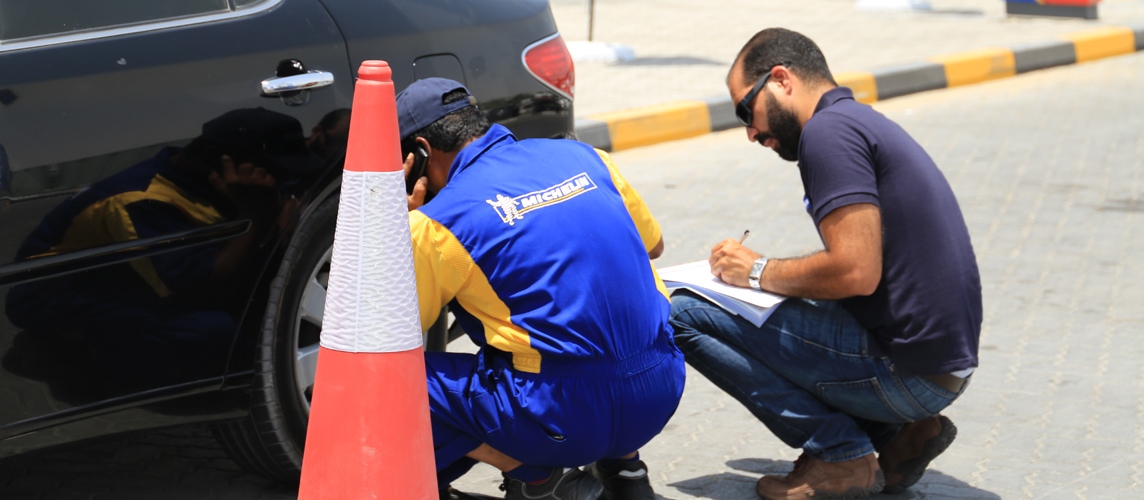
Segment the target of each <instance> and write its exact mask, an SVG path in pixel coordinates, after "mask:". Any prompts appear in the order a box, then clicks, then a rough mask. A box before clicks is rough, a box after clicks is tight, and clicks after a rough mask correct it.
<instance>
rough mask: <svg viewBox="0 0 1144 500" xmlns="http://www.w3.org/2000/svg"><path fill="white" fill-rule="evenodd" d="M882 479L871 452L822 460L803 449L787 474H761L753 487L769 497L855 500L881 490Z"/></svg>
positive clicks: (780, 499)
mask: <svg viewBox="0 0 1144 500" xmlns="http://www.w3.org/2000/svg"><path fill="white" fill-rule="evenodd" d="M884 483H885V480H884V479H883V478H882V470H881V469H879V468H878V460H877V459H875V458H874V454H873V453H871V454H869V455H866V456H864V457H859V458H856V459H854V460H847V461H845V462H823V461H822V460H818V459H816V458H814V457H812V456H810V455H807V454H806V453H803V454H802V456H800V457H798V460H796V461H795V462H794V470H793V471H791V472H790V474H787V475H786V477H779V476H763V477H762V478H761V479H759V483H758V484H757V485H756V486H755V491H756V492H757V493H758V494H759V496H760V497H762V498H764V499H770V500H793V499H798V498H811V497H813V498H814V499H815V500H823V499H838V500H849V499H854V500H858V499H861V498H866V497H869V496H870V495H874V494H877V493H878V492H879V491H882V485H883V484H884Z"/></svg>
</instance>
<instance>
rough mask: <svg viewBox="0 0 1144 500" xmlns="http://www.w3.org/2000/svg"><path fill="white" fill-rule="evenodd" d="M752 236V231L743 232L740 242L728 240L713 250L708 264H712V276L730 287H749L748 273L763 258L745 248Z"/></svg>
mask: <svg viewBox="0 0 1144 500" xmlns="http://www.w3.org/2000/svg"><path fill="white" fill-rule="evenodd" d="M750 234H751V231H750V230H746V231H743V235H742V236H740V237H739V239H738V240H734V239H732V238H727V239H726V240H723V241H722V242H720V243H719V244H718V245H715V248H712V249H711V257H710V258H708V259H707V262H708V263H709V264H711V274H712V275H714V276H716V277H718V278H719V279H721V280H723V282H724V283H727V284H730V285H736V286H742V287H746V286H748V284H747V273H748V272H750V270H751V264H754V263H755V259H758V258H759V257H762V256H761V255H759V254H757V253H755V252H753V251H751V249H749V248H747V247H745V246H743V242H744V241H746V239H747V236H749V235H750Z"/></svg>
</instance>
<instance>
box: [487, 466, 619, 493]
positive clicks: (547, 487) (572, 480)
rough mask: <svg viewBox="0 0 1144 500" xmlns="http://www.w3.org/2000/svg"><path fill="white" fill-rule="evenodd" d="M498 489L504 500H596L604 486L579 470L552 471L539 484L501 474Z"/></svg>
mask: <svg viewBox="0 0 1144 500" xmlns="http://www.w3.org/2000/svg"><path fill="white" fill-rule="evenodd" d="M503 476H504V482H503V483H501V485H500V489H501V491H503V492H504V498H505V500H540V499H546V500H596V499H598V498H599V497H600V493H603V491H604V485H603V484H600V480H599V479H596V478H594V477H592V475H591V474H588V473H587V472H584V471H582V470H580V469H564V468H561V467H556V468H554V469H552V475H551V476H548V479H547V480H545V481H544V482H543V483H540V484H528V483H526V482H524V481H521V480H519V479H514V478H512V477H510V476H509V475H508V474H503Z"/></svg>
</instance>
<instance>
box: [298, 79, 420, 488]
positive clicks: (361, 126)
mask: <svg viewBox="0 0 1144 500" xmlns="http://www.w3.org/2000/svg"><path fill="white" fill-rule="evenodd" d="M391 74H392V72H391V71H390V69H389V65H388V64H386V63H385V62H383V61H365V62H363V63H362V65H361V67H360V68H359V69H358V81H357V84H356V86H355V89H354V103H353V114H352V115H351V117H350V135H349V146H348V149H347V151H346V163H345V173H344V177H343V179H342V192H341V201H340V205H339V206H338V225H337V228H336V230H335V232H334V251H333V257H332V259H333V260H332V262H331V264H330V282H329V289H328V293H327V295H326V309H325V314H324V318H323V323H322V338H321V349H320V350H319V353H318V373H317V375H316V378H315V380H314V397H313V401H312V404H311V411H310V424H309V429H308V431H307V435H306V451H305V455H304V456H303V459H302V483H301V487H300V489H299V492H298V498H299V499H300V500H358V499H400V500H422V499H425V500H428V499H436V498H437V476H436V470H435V467H434V461H433V435H432V430H431V428H430V425H429V397H428V392H427V389H426V382H425V358H424V356H423V354H422V337H421V320H420V316H419V313H418V308H417V285H416V281H415V280H414V275H413V249H412V243H411V241H410V237H409V218H408V210H407V208H406V199H405V179H404V176H403V171H402V162H401V147H400V143H399V140H398V138H399V134H398V127H397V103H396V99H395V97H394V89H393V81H392V79H391Z"/></svg>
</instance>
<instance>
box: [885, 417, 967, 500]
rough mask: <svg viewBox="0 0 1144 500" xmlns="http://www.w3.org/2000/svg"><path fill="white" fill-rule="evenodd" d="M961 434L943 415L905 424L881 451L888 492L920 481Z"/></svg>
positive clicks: (897, 491)
mask: <svg viewBox="0 0 1144 500" xmlns="http://www.w3.org/2000/svg"><path fill="white" fill-rule="evenodd" d="M955 437H957V427H954V425H953V422H951V421H950V420H949V419H948V418H946V417H943V416H941V415H934V416H932V417H930V418H927V419H925V420H918V421H917V422H911V423H908V424H906V425H904V426H902V430H900V431H898V435H897V436H894V439H893V440H891V441H890V444H887V445H886V446H885V448H883V449H882V452H881V453H879V454H878V465H880V466H881V467H882V470H883V471H884V472H885V474H886V489H885V492H886V493H901V492H903V491H906V488H909V487H910V486H913V485H914V483H917V482H918V480H919V479H921V478H922V475H923V474H925V473H926V467H929V463H930V462H931V461H933V459H935V458H937V456H938V455H941V452H943V451H945V449H946V448H949V445H950V443H952V442H953V439H954V438H955Z"/></svg>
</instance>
